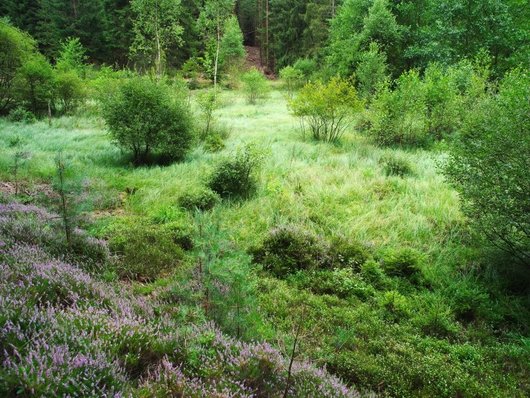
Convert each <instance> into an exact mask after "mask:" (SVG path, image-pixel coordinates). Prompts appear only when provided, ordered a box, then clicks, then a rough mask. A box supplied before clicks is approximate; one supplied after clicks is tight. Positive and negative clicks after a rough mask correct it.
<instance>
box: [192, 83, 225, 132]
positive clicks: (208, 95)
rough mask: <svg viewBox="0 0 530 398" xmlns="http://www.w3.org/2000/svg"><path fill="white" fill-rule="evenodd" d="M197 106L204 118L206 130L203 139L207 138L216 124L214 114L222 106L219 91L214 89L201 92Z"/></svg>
mask: <svg viewBox="0 0 530 398" xmlns="http://www.w3.org/2000/svg"><path fill="white" fill-rule="evenodd" d="M197 104H198V105H199V109H200V111H201V113H202V116H203V118H204V130H203V134H202V137H201V138H206V137H208V134H209V133H210V130H211V127H212V124H213V122H214V115H213V114H214V112H215V111H216V110H217V109H218V108H219V106H220V102H219V98H218V93H217V91H216V90H215V89H212V90H207V91H203V92H201V93H200V94H199V95H198V96H197Z"/></svg>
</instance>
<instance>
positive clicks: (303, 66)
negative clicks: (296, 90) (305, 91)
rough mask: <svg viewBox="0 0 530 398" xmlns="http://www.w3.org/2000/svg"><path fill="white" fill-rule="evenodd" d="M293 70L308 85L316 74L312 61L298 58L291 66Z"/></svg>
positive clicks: (315, 66) (314, 63) (315, 67)
mask: <svg viewBox="0 0 530 398" xmlns="http://www.w3.org/2000/svg"><path fill="white" fill-rule="evenodd" d="M293 68H294V69H295V70H296V71H298V73H299V74H300V75H301V76H302V79H303V82H304V83H308V82H309V81H310V80H311V77H312V76H313V75H314V74H315V73H316V72H317V63H316V61H315V60H313V59H308V58H300V59H299V60H297V61H296V62H295V63H294V64H293Z"/></svg>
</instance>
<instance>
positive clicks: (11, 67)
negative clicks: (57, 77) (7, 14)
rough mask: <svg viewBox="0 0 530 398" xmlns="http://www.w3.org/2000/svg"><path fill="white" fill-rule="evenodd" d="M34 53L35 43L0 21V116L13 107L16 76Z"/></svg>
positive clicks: (2, 20)
mask: <svg viewBox="0 0 530 398" xmlns="http://www.w3.org/2000/svg"><path fill="white" fill-rule="evenodd" d="M35 53H36V43H35V41H34V40H33V39H32V38H31V37H30V36H29V35H28V34H27V33H25V32H23V31H21V30H19V29H17V28H15V27H14V26H12V25H11V24H10V23H8V22H7V20H6V19H0V81H1V82H2V84H0V114H4V113H7V112H8V111H9V109H10V108H11V107H12V106H14V105H15V100H16V91H17V87H16V84H15V81H16V76H17V74H18V73H19V70H20V67H21V66H22V65H24V64H25V63H26V62H27V60H28V59H30V58H32V57H33V56H34V54H35Z"/></svg>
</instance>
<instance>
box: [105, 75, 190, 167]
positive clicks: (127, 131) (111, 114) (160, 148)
mask: <svg viewBox="0 0 530 398" xmlns="http://www.w3.org/2000/svg"><path fill="white" fill-rule="evenodd" d="M103 116H104V118H105V122H106V123H107V126H108V127H109V130H110V133H111V136H112V138H113V139H114V141H115V142H116V143H117V145H119V146H120V147H122V148H124V149H126V150H130V151H131V152H132V153H133V160H134V162H135V163H136V164H140V163H143V162H146V161H147V160H149V156H150V155H151V154H152V153H153V152H155V153H157V154H159V155H162V156H164V157H166V158H168V159H171V160H175V159H181V158H182V157H183V156H184V155H185V153H186V152H187V151H188V149H189V148H190V147H191V145H192V143H193V138H194V137H193V133H192V131H193V130H192V126H191V118H190V115H189V111H188V109H187V108H186V106H185V105H184V104H183V103H182V102H180V101H175V100H174V99H173V98H172V97H171V96H170V93H169V90H168V88H167V86H166V85H165V84H163V83H155V82H153V81H150V80H148V79H146V78H133V79H130V80H129V81H127V82H126V83H124V84H123V85H122V86H121V87H120V89H119V90H118V92H117V93H115V94H114V95H113V96H111V97H110V98H109V99H107V100H106V101H105V102H104V109H103Z"/></svg>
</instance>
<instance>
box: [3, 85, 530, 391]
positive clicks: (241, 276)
mask: <svg viewBox="0 0 530 398" xmlns="http://www.w3.org/2000/svg"><path fill="white" fill-rule="evenodd" d="M221 98H222V101H223V106H222V107H221V109H220V110H219V111H218V112H217V113H216V118H217V121H216V124H217V126H218V127H219V128H223V129H227V130H229V131H230V135H229V137H228V138H227V140H226V147H225V148H224V149H222V150H221V151H220V152H215V153H212V152H209V151H207V150H206V149H205V148H204V147H203V146H198V147H197V148H196V149H194V150H193V151H192V152H191V153H190V154H189V155H188V156H187V157H186V159H185V160H184V161H183V162H180V163H176V164H172V165H168V166H152V167H139V168H134V167H132V166H131V165H130V164H129V163H128V161H127V160H126V156H124V154H122V153H121V152H120V150H119V149H117V148H116V147H115V146H114V145H113V144H112V143H111V142H110V139H109V137H108V134H107V132H106V130H105V128H104V125H103V122H102V121H101V120H100V119H98V118H95V117H91V116H90V115H86V116H84V117H63V118H60V119H55V120H53V121H52V125H51V126H48V124H47V122H45V121H39V122H37V123H35V124H29V125H25V124H13V123H9V122H6V121H0V145H1V147H2V148H3V150H2V152H1V154H0V178H1V180H2V181H5V182H6V183H7V182H9V184H8V185H4V187H7V188H5V189H4V190H3V191H2V192H3V193H4V194H6V192H7V193H10V194H12V193H13V192H12V187H13V180H14V177H13V167H12V164H13V154H14V149H13V146H12V142H14V139H15V137H20V138H21V140H22V141H21V142H22V144H21V147H22V148H23V151H24V152H25V153H27V156H26V157H27V159H26V160H24V162H23V163H22V165H21V166H20V170H19V171H18V176H17V178H18V179H20V180H21V181H22V182H21V184H22V185H21V187H22V192H23V194H22V195H20V197H21V200H22V201H29V202H34V203H37V204H39V205H45V206H46V205H53V203H54V201H55V199H54V194H53V189H52V188H51V184H52V180H53V178H54V177H53V176H54V175H55V165H54V159H55V157H56V156H57V154H58V153H62V156H63V157H64V159H65V160H66V163H67V167H68V172H69V180H70V181H71V182H72V185H76V187H77V189H78V191H77V193H76V195H75V197H76V206H78V208H79V213H80V214H82V215H83V217H82V219H83V221H82V222H81V224H80V226H81V227H83V228H86V229H87V230H88V231H89V233H90V234H91V235H93V236H95V237H98V238H104V239H106V240H109V241H111V242H112V241H113V240H116V239H118V237H120V239H122V238H123V237H125V238H123V239H133V240H134V237H132V238H130V236H129V235H127V233H128V232H124V231H135V228H136V229H138V227H139V228H146V229H149V230H150V231H151V230H152V231H154V232H153V234H155V235H153V237H154V238H153V241H152V242H150V245H153V246H156V245H157V244H162V243H160V242H165V241H164V239H165V238H160V240H158V238H157V235H156V233H158V232H157V231H159V230H160V231H162V230H163V229H164V228H166V227H167V228H170V227H171V228H177V229H178V230H179V231H181V232H182V234H183V235H186V236H189V237H190V239H191V241H192V242H193V244H191V245H190V247H184V246H185V245H182V247H183V250H182V253H180V252H179V253H180V254H179V255H181V259H180V260H179V261H178V262H177V264H176V265H175V269H172V270H163V271H161V272H160V273H159V274H158V275H156V276H155V277H150V278H144V279H142V278H139V279H140V280H136V281H133V282H131V288H132V290H133V291H134V292H135V294H136V295H137V296H145V297H149V298H153V297H154V298H160V297H162V298H164V299H166V301H165V303H166V305H164V306H163V307H161V310H163V311H169V310H168V309H167V308H168V306H169V305H168V304H167V303H170V304H171V306H173V307H174V308H173V309H172V310H171V312H172V316H174V317H175V319H178V320H179V321H182V322H188V323H204V322H207V321H210V320H213V321H215V322H216V323H217V324H218V325H219V327H220V329H221V330H222V331H223V332H224V333H226V334H227V335H231V336H232V337H234V338H238V339H241V340H244V341H252V340H259V341H267V342H269V343H271V344H272V345H274V346H275V347H277V348H278V349H279V350H280V351H282V352H283V353H284V354H286V355H287V356H288V355H289V354H290V353H291V347H292V344H293V339H294V338H295V337H294V336H298V343H299V347H298V348H299V349H298V350H297V352H296V354H297V358H299V359H302V358H304V359H309V360H311V361H313V362H314V363H316V364H317V365H319V366H322V367H326V368H327V369H328V370H329V371H330V372H331V373H333V374H335V375H337V376H338V377H340V378H341V379H342V380H343V381H344V382H346V383H347V384H349V385H352V386H355V387H356V388H358V389H359V390H371V391H374V392H376V393H379V394H382V395H387V396H395V397H405V396H411V397H414V396H418V397H419V396H438V397H455V396H458V397H475V396H477V397H478V396H483V397H508V396H510V397H523V396H527V394H529V393H530V367H529V363H530V351H529V348H528V347H529V342H530V340H529V334H528V325H529V322H528V320H529V319H530V315H529V309H530V306H529V302H528V297H526V296H524V295H521V294H520V293H518V292H517V288H516V286H513V285H514V282H513V281H503V280H500V278H499V275H498V274H496V273H495V269H494V268H493V267H490V266H488V264H487V261H486V260H485V259H484V258H483V257H481V256H479V253H478V251H477V250H476V249H475V248H473V247H471V246H470V244H469V243H468V242H471V239H469V234H470V232H469V230H468V229H467V226H466V220H465V218H464V216H463V215H462V213H461V211H460V208H459V200H458V196H457V194H456V192H455V191H453V190H452V189H451V188H450V187H449V186H448V185H447V183H446V182H445V181H444V179H443V177H442V176H441V175H440V174H439V172H438V168H437V164H438V163H439V162H442V161H443V158H444V156H443V151H442V148H441V145H439V147H438V148H436V149H435V150H431V151H427V150H415V151H405V150H401V149H381V148H378V147H376V146H374V145H373V144H372V143H370V141H369V140H368V138H366V137H363V136H362V135H360V134H357V133H356V132H355V131H354V130H353V128H352V129H350V130H349V131H348V132H347V134H346V135H345V136H344V137H343V139H342V140H341V141H340V143H338V144H335V145H333V144H326V143H318V142H314V141H312V140H311V139H310V137H304V136H303V134H302V133H301V131H300V129H299V124H298V121H297V119H295V118H294V117H293V116H291V115H290V113H289V110H288V108H287V103H286V100H285V96H284V93H283V92H282V91H280V90H278V89H276V88H275V89H274V90H272V92H271V94H270V97H269V98H268V99H266V100H264V101H263V102H262V103H259V104H258V105H249V104H247V103H246V101H245V98H244V97H243V96H242V94H241V93H240V92H238V91H224V92H223V93H222V97H221ZM191 101H192V104H194V93H193V92H192V95H191ZM249 143H251V144H253V145H255V147H256V148H258V149H259V150H260V151H261V152H262V153H263V154H264V161H263V164H262V167H261V170H260V173H259V184H258V188H257V192H256V193H255V195H254V196H253V197H251V198H249V199H248V200H245V201H222V202H221V203H219V204H217V205H216V206H215V207H214V208H213V209H212V210H209V211H204V212H198V211H197V212H194V211H188V210H185V209H183V208H182V207H181V206H180V205H179V203H180V202H179V201H180V198H181V197H182V196H183V195H185V194H188V193H190V192H199V191H201V190H202V189H204V187H205V186H206V183H207V179H208V176H209V175H210V173H211V170H212V169H213V167H214V166H215V164H216V163H217V162H218V161H219V159H220V158H222V157H223V156H229V155H230V154H232V153H234V151H236V150H237V149H238V148H241V147H243V146H244V145H245V144H249ZM389 156H399V157H400V158H403V159H406V160H407V161H408V162H409V163H410V164H411V171H410V173H408V174H407V175H404V176H399V175H388V173H387V172H386V170H385V166H384V159H385V158H386V157H389ZM4 196H7V195H4ZM278 230H280V231H289V233H290V234H301V236H302V238H301V240H302V242H306V244H311V245H314V246H315V247H316V246H318V247H325V248H326V249H325V250H326V253H331V254H329V255H330V256H332V255H335V254H337V253H338V254H337V256H338V257H337V258H339V259H344V264H342V265H343V266H333V267H330V268H327V269H309V270H305V271H301V272H298V273H295V274H291V275H289V276H286V277H285V278H282V279H279V278H276V277H274V276H273V275H271V274H270V273H268V272H267V271H266V270H264V269H263V264H262V263H260V262H259V261H258V260H257V258H259V256H258V255H257V254H256V253H263V252H264V245H265V243H264V242H267V241H269V242H270V239H271V236H275V235H274V233H275V231H278ZM161 233H162V232H161ZM164 233H165V232H164ZM306 233H307V234H309V235H306ZM271 234H272V235H271ZM128 236H129V238H128ZM164 236H165V235H164ZM308 236H310V238H309V237H308ZM304 239H306V240H304ZM118 240H119V239H118ZM307 242H309V243H307ZM111 247H112V245H111ZM292 249H293V250H295V249H296V248H292ZM306 249H307V251H311V250H313V249H312V248H311V247H306ZM289 250H291V248H290V249H289ZM333 253H335V254H333ZM350 260H351V261H350ZM338 261H339V262H340V261H342V260H338ZM198 264H199V265H200V264H202V265H205V264H209V267H210V268H208V275H207V278H208V280H209V281H210V282H211V283H212V285H213V286H214V287H215V286H217V285H222V286H221V287H220V288H218V290H217V291H216V292H214V290H215V289H214V288H212V290H211V291H209V292H208V294H210V296H208V294H207V297H206V299H205V298H204V297H203V296H201V294H198V293H197V292H196V291H195V290H194V287H193V286H194V283H195V282H197V280H196V279H195V278H197V275H196V272H197V271H196V270H197V266H198ZM334 264H335V265H336V263H334ZM145 266H148V264H145ZM392 267H395V268H392ZM399 267H402V268H399ZM405 268H406V269H410V270H411V271H410V272H408V271H407V272H401V271H399V269H405ZM396 270H397V271H396ZM486 271H488V272H489V276H487V278H490V279H488V281H487V282H486V280H485V278H486V276H484V275H485V274H486ZM119 275H120V271H119V269H118V270H117V271H116V270H113V269H111V270H107V271H105V272H102V274H101V275H99V276H98V275H96V276H95V277H96V278H102V280H105V281H107V283H118V282H117V280H118V279H119ZM136 279H138V278H136ZM201 281H202V282H204V281H203V280H201ZM216 294H217V296H216ZM168 297H170V298H171V299H168ZM205 300H206V301H205ZM205 302H206V305H205ZM234 309H237V315H235V312H234V311H235V310H234ZM240 312H243V313H244V314H245V315H244V316H242V315H241V314H240Z"/></svg>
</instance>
